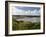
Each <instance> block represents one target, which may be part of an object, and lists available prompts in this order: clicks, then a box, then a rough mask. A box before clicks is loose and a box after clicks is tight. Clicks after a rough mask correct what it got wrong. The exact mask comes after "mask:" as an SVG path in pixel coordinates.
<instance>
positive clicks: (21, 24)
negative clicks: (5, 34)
mask: <svg viewBox="0 0 46 37" xmlns="http://www.w3.org/2000/svg"><path fill="white" fill-rule="evenodd" d="M31 29H40V22H34V23H32V22H30V21H17V20H16V19H14V18H13V17H12V30H31Z"/></svg>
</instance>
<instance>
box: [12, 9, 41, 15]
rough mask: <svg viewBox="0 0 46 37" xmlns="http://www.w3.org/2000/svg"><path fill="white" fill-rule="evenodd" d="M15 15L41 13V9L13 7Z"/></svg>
mask: <svg viewBox="0 0 46 37" xmlns="http://www.w3.org/2000/svg"><path fill="white" fill-rule="evenodd" d="M12 14H13V15H40V10H39V11H38V10H36V9H35V10H33V11H30V10H28V11H25V10H22V9H17V8H13V13H12Z"/></svg>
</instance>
